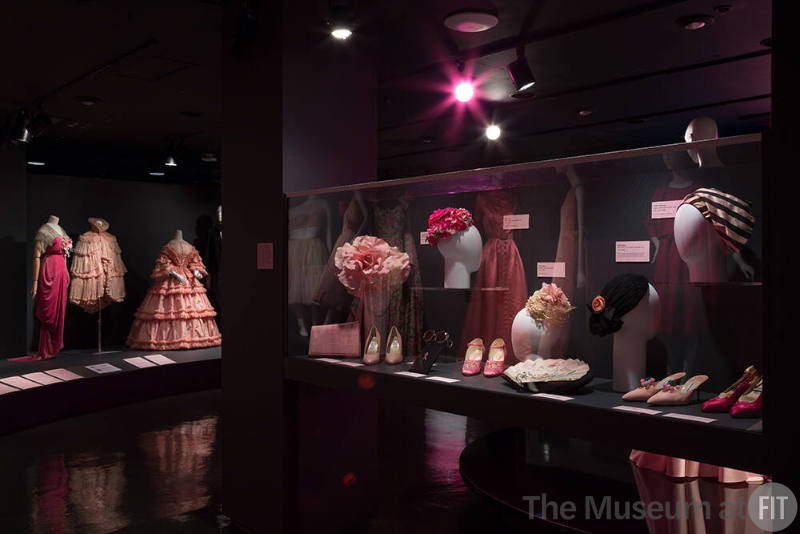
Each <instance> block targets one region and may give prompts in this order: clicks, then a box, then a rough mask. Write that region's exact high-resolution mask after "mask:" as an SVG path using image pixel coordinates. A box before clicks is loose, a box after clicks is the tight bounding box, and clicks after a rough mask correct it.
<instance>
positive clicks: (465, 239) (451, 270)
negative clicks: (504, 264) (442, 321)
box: [436, 226, 483, 289]
mask: <svg viewBox="0 0 800 534" xmlns="http://www.w3.org/2000/svg"><path fill="white" fill-rule="evenodd" d="M436 248H438V249H439V253H440V254H441V255H442V256H443V257H444V287H448V288H449V287H453V288H463V289H466V288H469V274H470V273H473V272H475V271H477V270H478V267H480V266H481V252H482V250H483V240H482V239H481V233H480V232H479V231H478V229H477V228H475V227H474V226H470V227H469V228H467V229H466V230H463V231H461V232H459V233H457V234H455V235H453V236H450V237H448V238H447V239H444V240H442V241H439V243H438V244H437V245H436Z"/></svg>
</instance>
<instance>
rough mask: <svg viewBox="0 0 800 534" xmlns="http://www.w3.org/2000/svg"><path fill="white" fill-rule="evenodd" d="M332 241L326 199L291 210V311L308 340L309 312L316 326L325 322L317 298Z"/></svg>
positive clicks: (310, 199) (311, 198)
mask: <svg viewBox="0 0 800 534" xmlns="http://www.w3.org/2000/svg"><path fill="white" fill-rule="evenodd" d="M323 236H324V237H323ZM331 241H332V240H331V212H330V208H329V206H328V203H327V202H326V201H325V200H324V199H322V198H320V197H319V196H318V195H309V196H308V198H306V199H305V200H304V201H303V202H302V203H300V204H298V205H296V206H293V207H291V208H289V308H290V310H291V311H292V314H293V315H294V317H295V320H296V321H297V329H298V332H299V334H300V335H301V336H303V337H306V336H308V326H307V325H306V314H305V310H306V309H307V308H310V309H311V323H312V324H315V325H316V324H322V323H323V322H324V319H325V318H324V315H323V313H322V308H321V307H320V306H319V305H317V304H315V303H314V302H313V296H314V291H315V290H316V288H317V286H318V284H319V281H320V279H321V277H322V273H323V270H324V268H325V264H326V261H327V259H328V258H329V256H330V250H331V245H332V242H331Z"/></svg>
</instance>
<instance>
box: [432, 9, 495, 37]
mask: <svg viewBox="0 0 800 534" xmlns="http://www.w3.org/2000/svg"><path fill="white" fill-rule="evenodd" d="M498 20H499V19H498V18H497V15H496V14H494V13H492V12H490V11H477V10H466V11H456V12H454V13H450V14H449V15H447V17H445V19H444V25H445V26H446V27H447V28H450V29H451V30H455V31H457V32H464V33H476V32H483V31H486V30H488V29H490V28H494V27H495V26H497V22H498Z"/></svg>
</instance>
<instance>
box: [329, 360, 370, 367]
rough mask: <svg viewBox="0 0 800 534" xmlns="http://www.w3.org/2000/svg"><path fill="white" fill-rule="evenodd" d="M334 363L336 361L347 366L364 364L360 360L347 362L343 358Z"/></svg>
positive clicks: (361, 365)
mask: <svg viewBox="0 0 800 534" xmlns="http://www.w3.org/2000/svg"><path fill="white" fill-rule="evenodd" d="M336 363H338V364H340V365H346V366H347V367H363V366H364V364H363V363H361V362H348V361H344V360H339V361H338V362H336Z"/></svg>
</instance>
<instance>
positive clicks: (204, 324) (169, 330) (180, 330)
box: [127, 318, 222, 350]
mask: <svg viewBox="0 0 800 534" xmlns="http://www.w3.org/2000/svg"><path fill="white" fill-rule="evenodd" d="M221 343H222V334H221V333H220V331H219V328H218V327H217V323H216V322H215V321H214V319H212V318H201V319H184V320H142V319H135V320H134V322H133V326H131V332H130V335H129V336H128V340H127V344H128V345H129V346H130V347H131V348H138V349H154V350H170V349H191V348H198V347H213V346H216V345H219V344H221Z"/></svg>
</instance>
